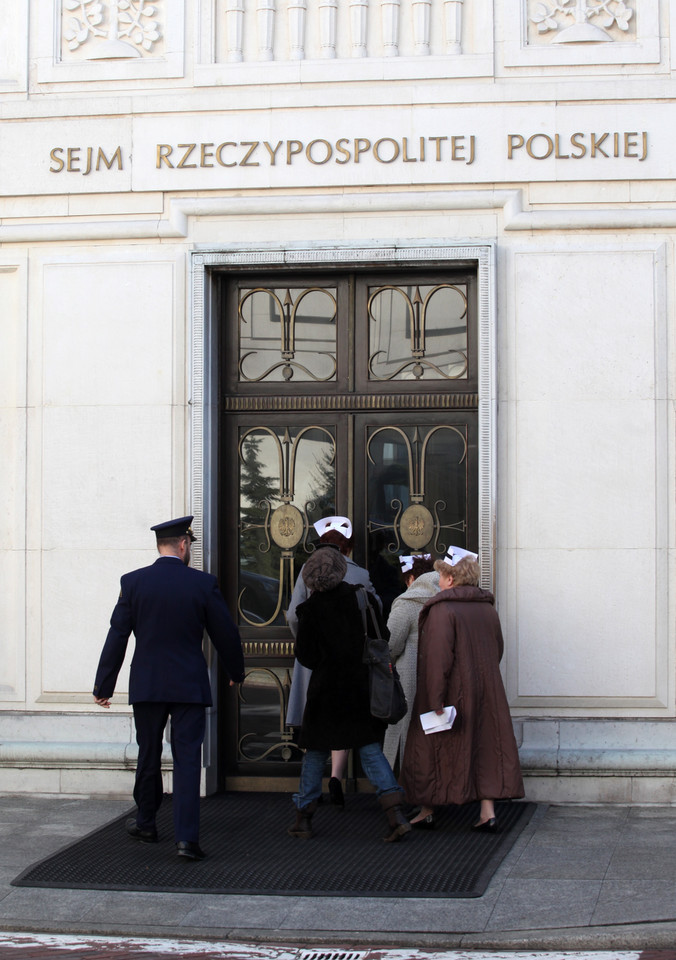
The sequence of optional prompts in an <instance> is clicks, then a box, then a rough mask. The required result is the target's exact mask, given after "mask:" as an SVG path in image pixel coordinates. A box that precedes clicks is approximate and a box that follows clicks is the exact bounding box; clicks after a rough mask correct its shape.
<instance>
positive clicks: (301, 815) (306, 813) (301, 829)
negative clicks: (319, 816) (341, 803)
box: [286, 800, 317, 840]
mask: <svg viewBox="0 0 676 960" xmlns="http://www.w3.org/2000/svg"><path fill="white" fill-rule="evenodd" d="M316 809H317V801H316V800H313V801H312V803H308V805H307V807H303V809H302V810H299V809H298V808H296V822H295V823H294V824H293V826H291V827H289V828H288V829H287V831H286V832H287V833H288V834H289V836H290V837H297V838H298V840H309V839H310V837H311V836H312V817H313V816H314V812H315V810H316Z"/></svg>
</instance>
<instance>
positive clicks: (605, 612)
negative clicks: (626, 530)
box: [516, 548, 666, 707]
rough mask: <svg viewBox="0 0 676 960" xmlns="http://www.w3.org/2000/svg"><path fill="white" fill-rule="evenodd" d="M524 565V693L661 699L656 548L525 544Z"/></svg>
mask: <svg viewBox="0 0 676 960" xmlns="http://www.w3.org/2000/svg"><path fill="white" fill-rule="evenodd" d="M516 565H517V578H518V584H517V593H516V602H517V606H518V626H517V631H518V632H517V638H516V641H517V653H516V655H517V658H518V688H517V691H516V693H517V696H518V697H519V698H531V701H532V700H533V699H538V698H540V700H541V701H542V702H543V703H545V702H551V700H552V699H553V698H586V699H587V701H588V703H589V705H590V707H598V705H599V704H600V702H601V699H606V700H609V699H613V698H616V699H617V700H618V706H621V705H623V706H629V705H630V704H629V701H631V700H632V699H635V700H636V701H638V700H642V701H644V705H647V702H648V701H650V700H654V701H655V703H654V705H655V706H658V705H659V703H658V701H659V700H663V698H664V697H665V696H666V677H664V676H663V673H662V671H663V670H664V667H665V666H666V664H665V662H664V661H663V659H662V658H663V656H664V651H663V650H659V653H660V655H661V656H660V663H659V668H660V669H659V672H660V673H661V674H662V677H660V676H658V663H657V657H658V648H657V645H656V632H657V623H656V610H655V599H656V598H655V577H656V574H655V551H654V550H637V549H626V550H602V549H598V548H597V549H584V550H582V549H577V550H573V549H571V550H555V549H552V550H547V549H542V550H518V551H517V559H516ZM658 685H659V688H658ZM620 701H622V703H620ZM561 705H565V704H561ZM577 705H578V706H581V704H580V703H578V704H577Z"/></svg>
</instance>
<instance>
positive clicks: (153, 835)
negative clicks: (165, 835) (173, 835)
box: [125, 817, 157, 843]
mask: <svg viewBox="0 0 676 960" xmlns="http://www.w3.org/2000/svg"><path fill="white" fill-rule="evenodd" d="M125 827H126V830H127V833H128V834H129V836H130V837H133V838H134V840H140V841H141V843H157V830H155V828H154V827H153V829H152V830H143V829H142V828H141V827H139V825H138V824H137V822H136V820H135V818H134V817H130V818H129V819H128V820H127V822H126V823H125Z"/></svg>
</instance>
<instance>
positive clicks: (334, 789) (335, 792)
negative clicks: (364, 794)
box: [329, 777, 345, 807]
mask: <svg viewBox="0 0 676 960" xmlns="http://www.w3.org/2000/svg"><path fill="white" fill-rule="evenodd" d="M329 803H332V804H333V805H334V806H335V807H344V806H345V795H344V794H343V785H342V783H341V782H340V780H339V779H338V777H331V779H330V780H329Z"/></svg>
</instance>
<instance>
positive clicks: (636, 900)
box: [592, 874, 676, 925]
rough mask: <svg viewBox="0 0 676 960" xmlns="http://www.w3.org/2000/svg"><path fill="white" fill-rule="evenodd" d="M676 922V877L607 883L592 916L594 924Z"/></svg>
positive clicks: (633, 878) (631, 879)
mask: <svg viewBox="0 0 676 960" xmlns="http://www.w3.org/2000/svg"><path fill="white" fill-rule="evenodd" d="M659 920H676V874H672V876H671V878H669V879H650V880H640V879H637V878H636V877H633V876H632V877H627V878H625V879H623V880H608V881H606V883H604V884H603V886H602V887H601V894H600V896H599V899H598V903H597V905H596V909H595V910H594V913H593V915H592V923H593V924H604V925H605V924H611V923H643V922H646V921H652V922H655V921H659Z"/></svg>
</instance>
